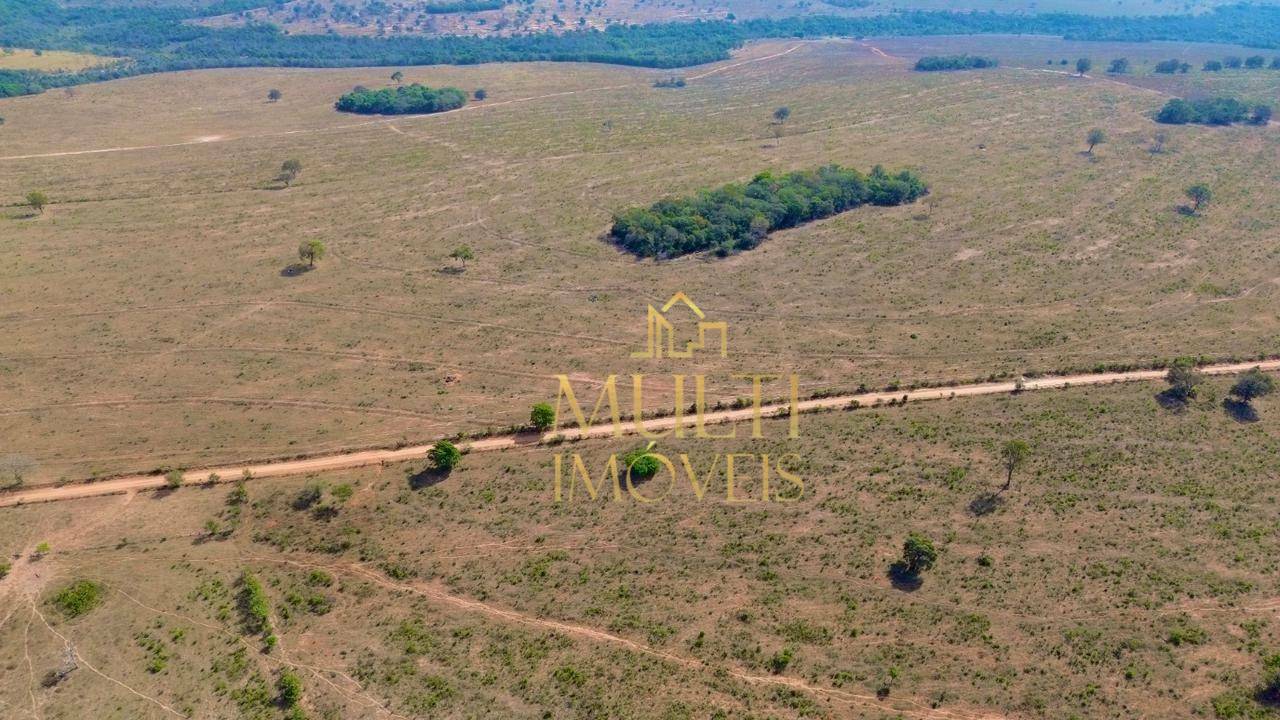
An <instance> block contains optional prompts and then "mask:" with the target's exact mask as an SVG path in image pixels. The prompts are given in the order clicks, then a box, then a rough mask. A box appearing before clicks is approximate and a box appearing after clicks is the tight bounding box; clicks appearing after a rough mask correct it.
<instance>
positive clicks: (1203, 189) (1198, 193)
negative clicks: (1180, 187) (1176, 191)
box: [1187, 183, 1213, 213]
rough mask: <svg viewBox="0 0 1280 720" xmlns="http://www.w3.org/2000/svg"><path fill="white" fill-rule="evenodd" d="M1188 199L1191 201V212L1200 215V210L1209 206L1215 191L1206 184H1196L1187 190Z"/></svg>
mask: <svg viewBox="0 0 1280 720" xmlns="http://www.w3.org/2000/svg"><path fill="white" fill-rule="evenodd" d="M1187 198H1188V199H1189V200H1191V212H1193V213H1198V212H1200V208H1202V207H1204V206H1205V205H1208V204H1209V201H1210V200H1212V199H1213V191H1212V190H1210V189H1209V186H1208V185H1205V184H1204V183H1196V184H1195V185H1192V186H1191V187H1189V188H1187Z"/></svg>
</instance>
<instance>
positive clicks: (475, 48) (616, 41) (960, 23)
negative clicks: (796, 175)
mask: <svg viewBox="0 0 1280 720" xmlns="http://www.w3.org/2000/svg"><path fill="white" fill-rule="evenodd" d="M252 5H253V3H248V2H245V3H241V2H239V1H238V0H228V1H227V2H222V3H214V4H213V6H209V5H204V6H201V5H196V4H192V5H177V6H167V7H163V8H151V7H142V6H133V5H128V4H120V5H110V6H103V7H98V6H91V5H77V6H74V7H65V6H62V5H60V4H59V3H57V2H55V0H0V44H6V45H16V46H20V47H42V48H53V49H63V50H77V51H92V52H95V53H98V54H100V55H103V56H111V57H117V58H128V59H127V60H121V61H120V62H116V63H113V64H111V65H108V66H105V67H98V68H91V69H87V70H83V71H78V72H63V73H44V72H36V71H0V97H4V96H8V95H21V94H28V93H34V92H40V91H42V90H44V89H47V88H50V87H63V86H67V85H74V84H78V83H84V82H94V81H98V80H108V79H112V78H118V77H125V76H129V75H136V74H140V73H150V72H161V71H169V70H184V69H194V68H209V67H246V66H264V65H267V66H302V67H334V66H348V67H349V66H363V65H401V66H403V65H429V64H445V63H453V64H473V63H481V62H512V61H532V60H554V61H586V62H610V63H619V64H625V65H642V66H649V67H680V66H686V65H694V64H698V63H706V62H712V61H715V60H721V59H724V58H726V57H728V54H729V52H730V51H731V50H733V49H735V48H738V47H741V46H742V44H743V43H745V42H747V41H749V40H757V39H764V38H787V37H821V36H833V35H835V36H868V35H879V36H885V35H964V34H975V33H1019V34H1050V35H1060V36H1064V37H1067V38H1073V39H1089V40H1144V41H1145V40H1196V41H1203V42H1228V43H1239V44H1244V45H1252V46H1257V47H1276V46H1277V45H1280V40H1277V38H1278V37H1280V32H1278V29H1280V8H1278V7H1274V6H1265V5H1257V6H1255V5H1243V4H1242V5H1234V6H1224V7H1218V8H1215V9H1214V10H1213V11H1212V12H1208V13H1202V14H1196V15H1165V16H1151V17H1123V18H1113V17H1111V18H1103V17H1094V16H1087V15H1072V14H1063V13H1042V14H1033V15H1014V14H997V13H952V12H936V11H910V12H898V13H889V14H882V15H868V16H865V17H834V16H808V17H792V18H781V19H769V18H761V19H753V20H746V21H741V22H735V21H728V20H726V21H699V22H692V23H663V24H654V25H620V24H619V25H613V26H610V27H608V28H607V29H606V30H604V31H599V30H593V29H592V30H575V31H571V32H565V33H561V34H546V33H544V34H519V35H511V36H493V37H485V38H478V37H463V36H449V37H439V38H427V37H413V36H396V37H386V38H374V37H364V36H355V37H353V36H343V35H307V34H286V33H284V32H282V31H281V30H280V29H279V28H278V27H276V26H273V25H270V24H266V23H252V24H247V25H244V26H239V27H222V28H213V27H206V26H202V25H194V24H191V23H190V22H188V21H190V20H192V19H197V18H200V17H206V16H208V15H211V14H223V13H224V12H234V11H235V9H245V8H248V7H251V6H252Z"/></svg>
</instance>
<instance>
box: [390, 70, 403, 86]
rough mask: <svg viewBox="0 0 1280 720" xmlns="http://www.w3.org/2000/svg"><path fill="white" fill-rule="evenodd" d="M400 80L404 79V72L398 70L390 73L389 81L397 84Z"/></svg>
mask: <svg viewBox="0 0 1280 720" xmlns="http://www.w3.org/2000/svg"><path fill="white" fill-rule="evenodd" d="M401 80H404V73H402V72H400V71H399V70H397V71H395V72H393V73H391V82H393V83H395V84H397V85H399V84H400V81H401Z"/></svg>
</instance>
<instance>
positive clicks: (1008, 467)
mask: <svg viewBox="0 0 1280 720" xmlns="http://www.w3.org/2000/svg"><path fill="white" fill-rule="evenodd" d="M1029 455H1031V446H1030V445H1028V444H1027V443H1026V442H1024V441H1022V440H1009V441H1006V442H1005V444H1004V445H1002V446H1000V461H1001V462H1003V463H1004V471H1005V479H1004V489H1005V490H1008V489H1009V486H1010V485H1012V484H1013V473H1014V471H1015V470H1017V469H1018V468H1020V467H1022V465H1023V463H1025V462H1026V461H1027V456H1029Z"/></svg>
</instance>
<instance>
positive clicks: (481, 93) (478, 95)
mask: <svg viewBox="0 0 1280 720" xmlns="http://www.w3.org/2000/svg"><path fill="white" fill-rule="evenodd" d="M472 97H474V98H475V99H476V100H484V99H485V98H487V97H489V93H488V92H486V91H485V89H484V88H476V91H475V93H473V94H472Z"/></svg>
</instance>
